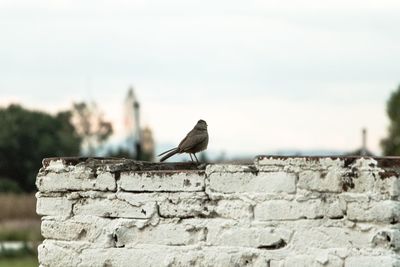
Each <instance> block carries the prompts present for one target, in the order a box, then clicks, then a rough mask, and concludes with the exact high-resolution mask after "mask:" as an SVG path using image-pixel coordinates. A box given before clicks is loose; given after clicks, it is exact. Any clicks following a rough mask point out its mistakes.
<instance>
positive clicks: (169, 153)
mask: <svg viewBox="0 0 400 267" xmlns="http://www.w3.org/2000/svg"><path fill="white" fill-rule="evenodd" d="M178 151H179V149H178V148H177V147H176V148H173V149H170V150H167V151H165V152H163V153H161V154H160V155H158V156H162V155H164V154H165V153H167V154H166V155H165V156H164V157H162V158H161V159H160V162H163V161H164V160H166V159H168V158H169V157H172V156H173V155H175V154H176V153H178Z"/></svg>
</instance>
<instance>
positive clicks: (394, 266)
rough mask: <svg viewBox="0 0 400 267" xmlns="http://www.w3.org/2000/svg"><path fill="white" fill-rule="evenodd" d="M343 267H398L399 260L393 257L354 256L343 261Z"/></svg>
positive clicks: (399, 264)
mask: <svg viewBox="0 0 400 267" xmlns="http://www.w3.org/2000/svg"><path fill="white" fill-rule="evenodd" d="M344 266H345V267H354V266H357V267H380V266H382V267H383V266H385V267H399V266H400V258H396V257H394V256H376V257H373V256H354V257H348V258H347V259H346V260H345V264H344Z"/></svg>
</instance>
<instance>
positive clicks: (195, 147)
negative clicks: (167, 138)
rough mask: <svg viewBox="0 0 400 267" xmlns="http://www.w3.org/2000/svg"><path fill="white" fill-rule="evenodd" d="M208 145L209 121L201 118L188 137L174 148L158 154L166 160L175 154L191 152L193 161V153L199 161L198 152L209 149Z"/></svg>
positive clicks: (162, 159)
mask: <svg viewBox="0 0 400 267" xmlns="http://www.w3.org/2000/svg"><path fill="white" fill-rule="evenodd" d="M207 145H208V132H207V123H206V122H205V121H204V120H199V121H198V122H197V124H196V125H195V126H194V128H193V129H192V130H191V131H190V132H189V133H188V134H187V135H186V137H185V138H184V139H183V140H182V141H181V142H180V143H179V145H178V147H175V148H172V149H170V150H167V151H165V152H163V153H161V154H160V155H158V156H162V155H164V154H166V153H167V154H166V155H165V156H163V157H162V158H161V159H160V161H161V162H162V161H164V160H166V159H168V158H169V157H172V156H173V155H175V154H177V153H178V154H181V153H189V156H190V159H191V160H192V161H193V158H192V154H193V156H194V157H195V159H196V161H197V163H199V160H198V159H197V157H196V153H197V152H200V151H203V150H205V149H207Z"/></svg>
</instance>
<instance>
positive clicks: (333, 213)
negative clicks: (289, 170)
mask: <svg viewBox="0 0 400 267" xmlns="http://www.w3.org/2000/svg"><path fill="white" fill-rule="evenodd" d="M340 216H343V212H342V210H341V209H340V207H339V201H338V200H335V201H334V202H332V203H328V202H323V201H321V200H320V199H312V200H307V201H303V202H298V201H287V200H270V201H266V202H264V203H261V204H257V205H256V207H255V208H254V217H255V219H256V220H298V219H316V218H319V217H321V218H322V217H328V218H335V217H340Z"/></svg>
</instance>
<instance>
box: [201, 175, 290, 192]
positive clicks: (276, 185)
mask: <svg viewBox="0 0 400 267" xmlns="http://www.w3.org/2000/svg"><path fill="white" fill-rule="evenodd" d="M209 180H210V190H211V191H215V192H222V193H244V192H256V193H280V192H286V193H294V192H295V191H296V176H295V174H293V173H286V172H259V173H258V174H252V173H250V172H242V173H240V172H238V173H212V174H210V176H209Z"/></svg>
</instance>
